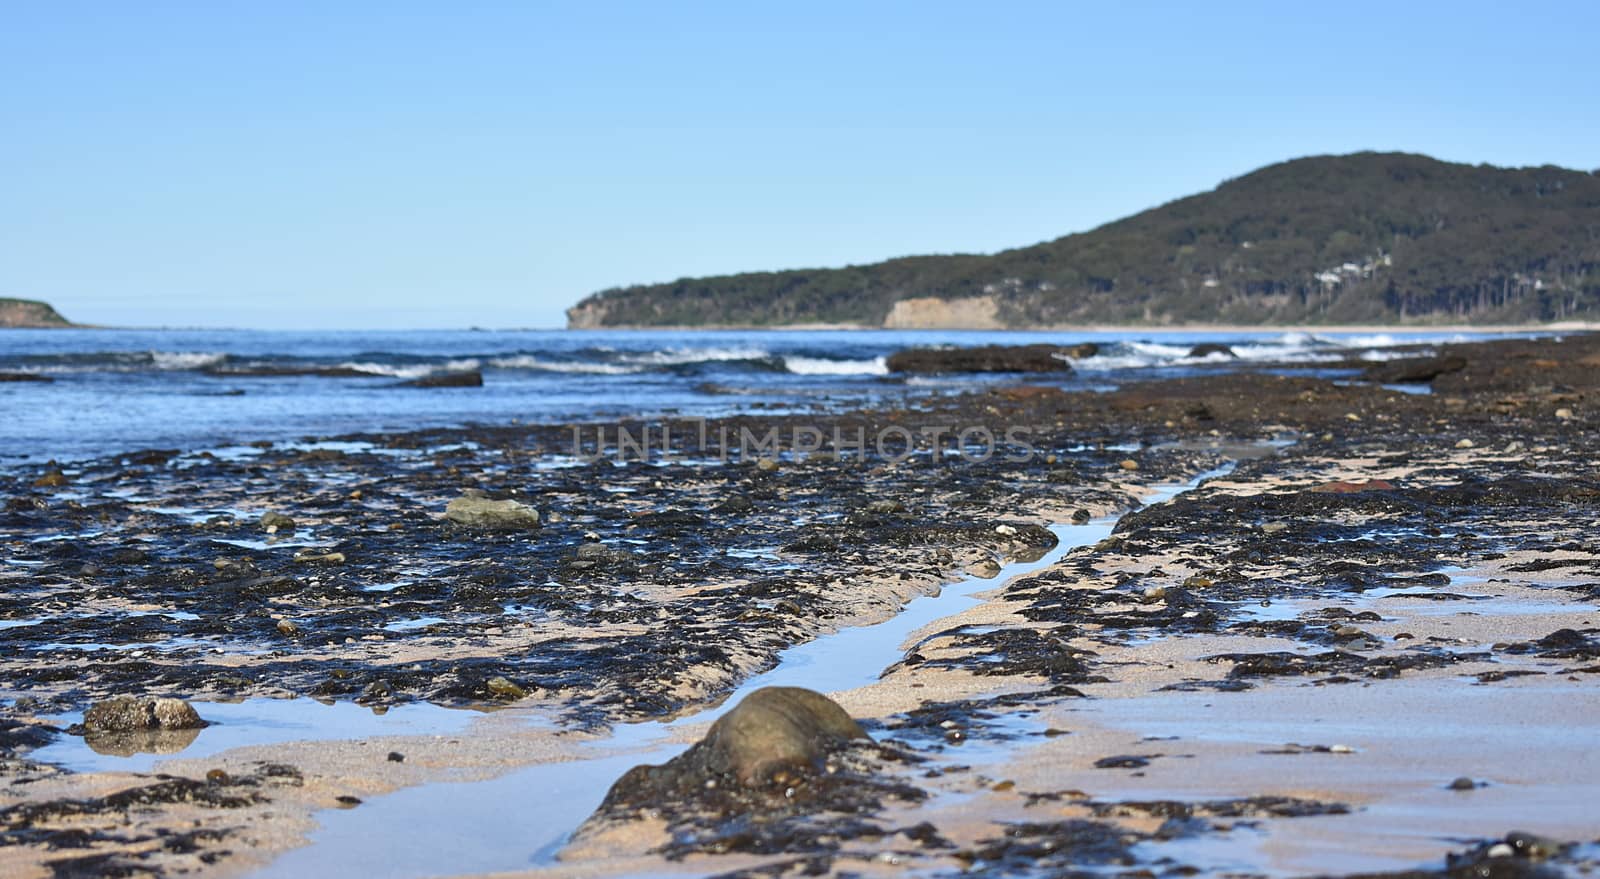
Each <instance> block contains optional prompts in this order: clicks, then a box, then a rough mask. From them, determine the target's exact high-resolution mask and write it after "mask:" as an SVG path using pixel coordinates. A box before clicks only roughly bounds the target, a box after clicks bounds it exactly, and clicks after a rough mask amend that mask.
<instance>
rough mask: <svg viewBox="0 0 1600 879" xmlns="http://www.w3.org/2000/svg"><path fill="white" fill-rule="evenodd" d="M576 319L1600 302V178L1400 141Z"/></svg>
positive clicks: (736, 322)
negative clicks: (1111, 210)
mask: <svg viewBox="0 0 1600 879" xmlns="http://www.w3.org/2000/svg"><path fill="white" fill-rule="evenodd" d="M567 318H568V323H569V325H570V326H572V327H605V326H669V325H671V326H712V325H717V326H784V325H795V324H852V325H860V326H874V327H878V326H889V327H974V328H988V327H1038V326H1059V325H1084V324H1144V325H1152V326H1176V325H1182V324H1191V323H1236V324H1358V323H1380V324H1388V323H1409V324H1426V323H1527V322H1539V321H1553V320H1583V319H1591V320H1592V319H1600V176H1596V174H1592V173H1587V172H1583V171H1572V170H1567V169H1563V168H1556V167H1549V166H1546V167H1540V168H1517V169H1510V168H1496V167H1492V166H1488V165H1461V164H1452V163H1449V162H1441V161H1438V160H1436V159H1431V158H1428V157H1427V156H1418V155H1408V154H1404V153H1358V154H1355V155H1348V156H1318V157H1313V158H1306V159H1296V160H1294V161H1289V162H1283V163H1280V164H1276V165H1271V166H1268V167H1266V168H1263V169H1261V170H1259V171H1255V172H1252V173H1250V174H1247V175H1245V176H1243V177H1239V178H1236V179H1233V180H1229V181H1226V182H1224V183H1223V184H1222V185H1220V186H1218V187H1217V188H1216V189H1214V190H1212V191H1211V192H1206V193H1202V194H1200V195H1194V196H1190V197H1188V198H1184V199H1180V200H1178V201H1174V202H1171V203H1169V204H1165V205H1162V206H1161V207H1157V208H1153V209H1151V210H1148V211H1144V212H1143V213H1139V214H1135V215H1134V216H1131V217H1128V218H1126V219H1123V220H1118V221H1116V222H1114V223H1109V224H1107V225H1105V226H1101V227H1099V228H1098V229H1094V230H1092V231H1090V232H1084V233H1081V234H1076V235H1068V236H1066V237H1065V238H1058V239H1056V240H1054V241H1048V242H1045V243H1043V244H1036V245H1033V246H1031V247H1024V248H1020V249H1017V250H1007V251H1002V252H1000V253H996V254H993V255H988V256H980V255H951V256H917V257H905V258H901V259H892V260H888V261H886V262H881V263H875V264H871V265H861V266H847V267H845V268H837V269H801V270H794V271H782V272H759V273H748V274H740V275H723V276H718V277H707V278H685V279H682V280H678V281H674V282H671V283H665V284H648V285H641V286H634V287H625V288H617V289H611V290H605V291H603V292H600V293H596V294H594V295H592V296H590V297H588V298H586V299H584V300H583V301H582V302H580V303H578V304H577V305H576V306H574V307H573V308H572V309H571V310H569V311H568V312H567Z"/></svg>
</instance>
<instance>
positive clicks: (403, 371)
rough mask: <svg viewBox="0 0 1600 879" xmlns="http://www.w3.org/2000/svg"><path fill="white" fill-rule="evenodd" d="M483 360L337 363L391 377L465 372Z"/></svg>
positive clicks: (419, 376) (348, 361) (474, 367)
mask: <svg viewBox="0 0 1600 879" xmlns="http://www.w3.org/2000/svg"><path fill="white" fill-rule="evenodd" d="M482 365H483V362H482V361H480V360H478V359H477V358H475V357H468V358H465V359H462V360H451V361H449V362H446V363H443V364H438V363H406V364H398V363H373V362H371V361H361V360H347V361H345V362H344V363H341V364H339V368H340V369H358V370H360V371H362V372H369V373H372V374H373V375H387V376H391V377H393V378H421V377H423V376H425V375H432V374H434V373H436V372H467V371H470V370H474V369H478V368H480V367H481V366H482Z"/></svg>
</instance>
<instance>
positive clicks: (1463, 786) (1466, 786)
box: [1450, 775, 1478, 790]
mask: <svg viewBox="0 0 1600 879" xmlns="http://www.w3.org/2000/svg"><path fill="white" fill-rule="evenodd" d="M1450 789H1451V790H1477V789H1478V783H1477V782H1476V781H1473V780H1472V779H1470V778H1468V777H1466V776H1465V775H1463V776H1461V777H1460V778H1458V779H1456V780H1455V781H1452V782H1450Z"/></svg>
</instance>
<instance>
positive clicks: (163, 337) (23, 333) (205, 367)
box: [0, 329, 1479, 467]
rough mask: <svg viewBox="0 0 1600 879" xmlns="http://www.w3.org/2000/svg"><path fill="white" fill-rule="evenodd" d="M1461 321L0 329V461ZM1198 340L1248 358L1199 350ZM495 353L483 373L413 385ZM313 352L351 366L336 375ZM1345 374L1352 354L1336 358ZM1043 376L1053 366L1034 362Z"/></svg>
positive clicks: (876, 395)
mask: <svg viewBox="0 0 1600 879" xmlns="http://www.w3.org/2000/svg"><path fill="white" fill-rule="evenodd" d="M1478 337H1479V336H1475V335H1463V334H1459V333H1425V332H1405V333H1394V334H1384V335H1370V334H1366V335H1362V334H1349V333H1309V332H1283V331H1260V332H1215V331H1213V332H1152V331H1141V332H975V331H974V332H965V331H962V332H941V331H859V330H857V331H848V330H840V331H714V332H705V331H702V332H691V331H566V330H526V331H479V330H437V331H436V330H426V331H382V332H349V331H264V330H176V329H173V330H169V329H160V330H109V329H72V330H4V331H0V373H24V374H33V375H39V376H43V377H47V378H50V379H52V381H50V382H15V381H12V382H0V412H3V413H4V417H3V418H0V467H5V466H8V465H15V464H18V463H21V462H27V461H32V462H37V461H39V460H41V459H56V460H60V461H68V460H79V459H84V458H91V457H97V456H102V455H107V454H115V453H120V452H127V451H132V450H137V449H145V448H176V449H182V450H185V451H198V450H201V449H206V448H212V447H225V446H228V445H231V444H237V443H244V442H251V441H257V440H275V441H281V440H286V439H300V438H308V437H328V436H337V435H340V434H347V433H355V432H365V431H375V432H376V431H397V430H406V429H413V428H427V427H445V426H459V425H463V424H469V423H480V424H504V423H507V422H510V421H511V420H513V419H517V420H520V421H523V422H530V421H543V422H552V423H565V422H579V421H593V420H603V419H607V418H614V417H622V416H627V417H652V416H666V415H672V416H678V417H701V416H716V415H721V414H726V413H728V412H730V411H732V410H735V409H738V408H748V407H760V408H763V409H766V410H778V411H783V410H796V409H836V408H839V407H848V406H859V405H872V404H892V405H907V404H914V403H915V400H916V399H917V398H919V397H923V396H926V395H931V394H942V393H954V392H959V391H963V390H968V389H971V388H972V387H973V386H974V385H975V384H981V383H983V382H995V381H1015V380H1016V376H993V375H990V376H914V377H905V376H898V375H891V374H889V372H888V370H887V368H886V367H885V363H884V360H885V358H886V357H887V356H888V355H890V354H892V353H893V352H895V351H898V350H901V349H904V348H909V347H915V346H928V345H983V344H1028V343H1035V342H1046V343H1058V344H1076V343H1080V342H1095V343H1098V344H1099V345H1100V346H1101V352H1100V353H1099V354H1098V355H1097V356H1094V357H1090V358H1087V359H1085V360H1080V361H1076V362H1075V363H1074V367H1075V371H1074V373H1073V374H1072V375H1071V376H1070V377H1055V376H1052V377H1051V378H1050V379H1049V380H1050V381H1054V382H1058V383H1062V384H1064V385H1066V386H1068V387H1079V388H1084V387H1087V388H1110V387H1113V386H1116V385H1118V384H1122V383H1125V382H1128V381H1136V380H1139V379H1142V378H1153V377H1166V376H1173V375H1182V374H1185V373H1191V372H1195V371H1199V370H1207V369H1229V368H1236V367H1239V366H1241V365H1249V364H1252V363H1264V362H1286V363H1301V364H1307V363H1310V364H1315V363H1319V362H1326V363H1330V364H1332V363H1342V362H1344V361H1346V360H1347V359H1348V358H1349V357H1350V356H1351V355H1352V354H1356V356H1359V357H1362V358H1366V359H1382V358H1384V357H1387V356H1391V352H1389V351H1386V350H1385V349H1406V348H1407V346H1415V345H1419V344H1420V345H1431V344H1437V343H1440V342H1445V341H1455V340H1466V339H1470V338H1478ZM1200 342H1221V343H1225V344H1228V345H1231V346H1232V348H1233V351H1234V353H1235V354H1236V355H1237V357H1229V356H1227V355H1225V354H1212V355H1210V356H1207V357H1191V356H1189V352H1190V349H1191V348H1192V347H1193V346H1194V345H1195V344H1197V343H1200ZM452 370H480V371H481V372H482V374H483V377H484V385H483V387H481V388H414V387H406V386H405V385H404V382H406V381H407V380H411V379H415V378H419V377H421V376H424V375H429V374H433V373H438V372H445V371H452ZM317 371H324V372H327V371H333V372H336V373H340V374H338V375H334V376H329V375H326V374H320V375H319V374H313V373H315V372H317ZM1333 374H1334V375H1335V376H1336V375H1337V373H1336V372H1335V373H1333ZM1033 380H1039V379H1037V378H1035V379H1033Z"/></svg>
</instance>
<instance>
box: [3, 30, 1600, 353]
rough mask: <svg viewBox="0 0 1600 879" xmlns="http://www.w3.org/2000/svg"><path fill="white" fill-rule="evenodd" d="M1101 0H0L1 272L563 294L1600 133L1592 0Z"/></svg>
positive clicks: (530, 318) (837, 257)
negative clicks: (1270, 171)
mask: <svg viewBox="0 0 1600 879" xmlns="http://www.w3.org/2000/svg"><path fill="white" fill-rule="evenodd" d="M1111 5H1112V4H1093V5H1089V4H1084V5H1077V4H1071V3H1066V2H1056V3H1021V2H1018V3H983V4H979V3H971V2H967V3H939V2H916V3H870V4H869V3H824V2H807V3H795V4H781V5H780V4H765V3H749V2H740V3H681V4H669V3H638V4H630V3H539V2H518V3H512V2H506V3H489V2H466V3H439V2H435V3H408V2H402V0H388V2H381V3H378V2H372V3H362V2H343V3H309V2H307V3H298V2H275V3H254V2H225V0H210V2H194V3H182V2H161V0H151V2H147V3H123V2H110V0H108V2H101V3H77V2H70V0H61V2H50V3H23V2H14V3H0V169H3V170H0V295H11V296H23V297H29V298H41V299H47V300H49V301H51V302H53V303H55V304H56V305H57V306H58V307H60V308H61V310H62V311H64V312H65V313H67V315H68V316H69V317H72V318H74V319H77V320H82V321H92V322H98V323H109V324H131V325H192V326H262V327H463V326H471V325H478V326H489V327H514V326H559V325H560V324H561V322H562V311H563V310H564V309H565V308H566V307H567V306H569V305H571V304H572V303H573V302H575V301H577V300H578V299H579V298H581V297H582V296H583V295H585V294H587V293H590V292H592V291H594V290H598V289H601V288H605V287H609V286H614V285H619V284H627V283H635V282H645V281H661V280H670V279H673V278H677V277H682V276H686V275H697V274H710V273H723V272H732V271H744V270H753V269H773V268H788V267H799V266H827V265H842V264H846V263H860V262H870V261H875V260H878V259H883V258H887V257H892V256H901V255H906V254H911V253H938V252H952V251H993V250H997V249H1001V248H1005V247H1012V246H1019V245H1024V244H1029V243H1033V242H1036V241H1041V240H1045V239H1049V238H1055V237H1057V236H1060V235H1063V234H1067V233H1069V232H1074V231H1082V230H1085V229H1089V228H1093V227H1094V226H1096V225H1099V224H1101V223H1104V222H1107V221H1110V220H1113V219H1116V218H1118V217H1120V216H1123V215H1126V214H1129V213H1132V212H1134V211H1138V210H1141V209H1143V208H1147V207H1151V206H1154V205H1156V204H1160V203H1162V202H1164V201H1168V200H1171V199H1173V198H1177V197H1180V196H1183V195H1186V194H1190V193H1193V192H1197V191H1202V190H1205V189H1209V188H1211V187H1213V186H1215V185H1216V184H1217V183H1218V182H1220V181H1221V180H1223V179H1225V178H1227V177H1232V176H1237V175H1239V174H1242V173H1245V172H1247V171H1250V170H1252V169H1254V168H1256V167H1259V166H1261V165H1265V164H1269V163H1272V162H1275V161H1279V160H1283V159H1287V158H1291V157H1296V156H1303V155H1311V154H1319V153H1339V152H1351V151H1355V150H1362V149H1382V150H1391V149H1397V150H1407V151H1414V152H1423V153H1428V154H1431V155H1435V156H1438V157H1440V158H1445V159H1451V160H1457V161H1468V162H1489V163H1492V164H1499V165H1536V164H1545V163H1551V164H1558V165H1565V166H1568V167H1577V168H1584V169H1594V168H1597V167H1600V113H1596V112H1595V109H1594V108H1595V97H1594V96H1595V95H1597V94H1600V52H1597V51H1596V46H1597V44H1596V43H1595V36H1594V35H1595V34H1596V33H1600V4H1592V3H1570V4H1559V3H1526V2H1525V3H1519V4H1514V5H1508V4H1487V3H1470V2H1452V3H1410V4H1392V3H1365V2H1341V3H1337V4H1331V3H1329V4H1289V3H1282V2H1275V3H1226V4H1201V3H1142V4H1135V3H1130V4H1118V5H1117V8H1115V9H1112V8H1106V7H1110V6H1111ZM1218 7H1220V8H1218Z"/></svg>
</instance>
